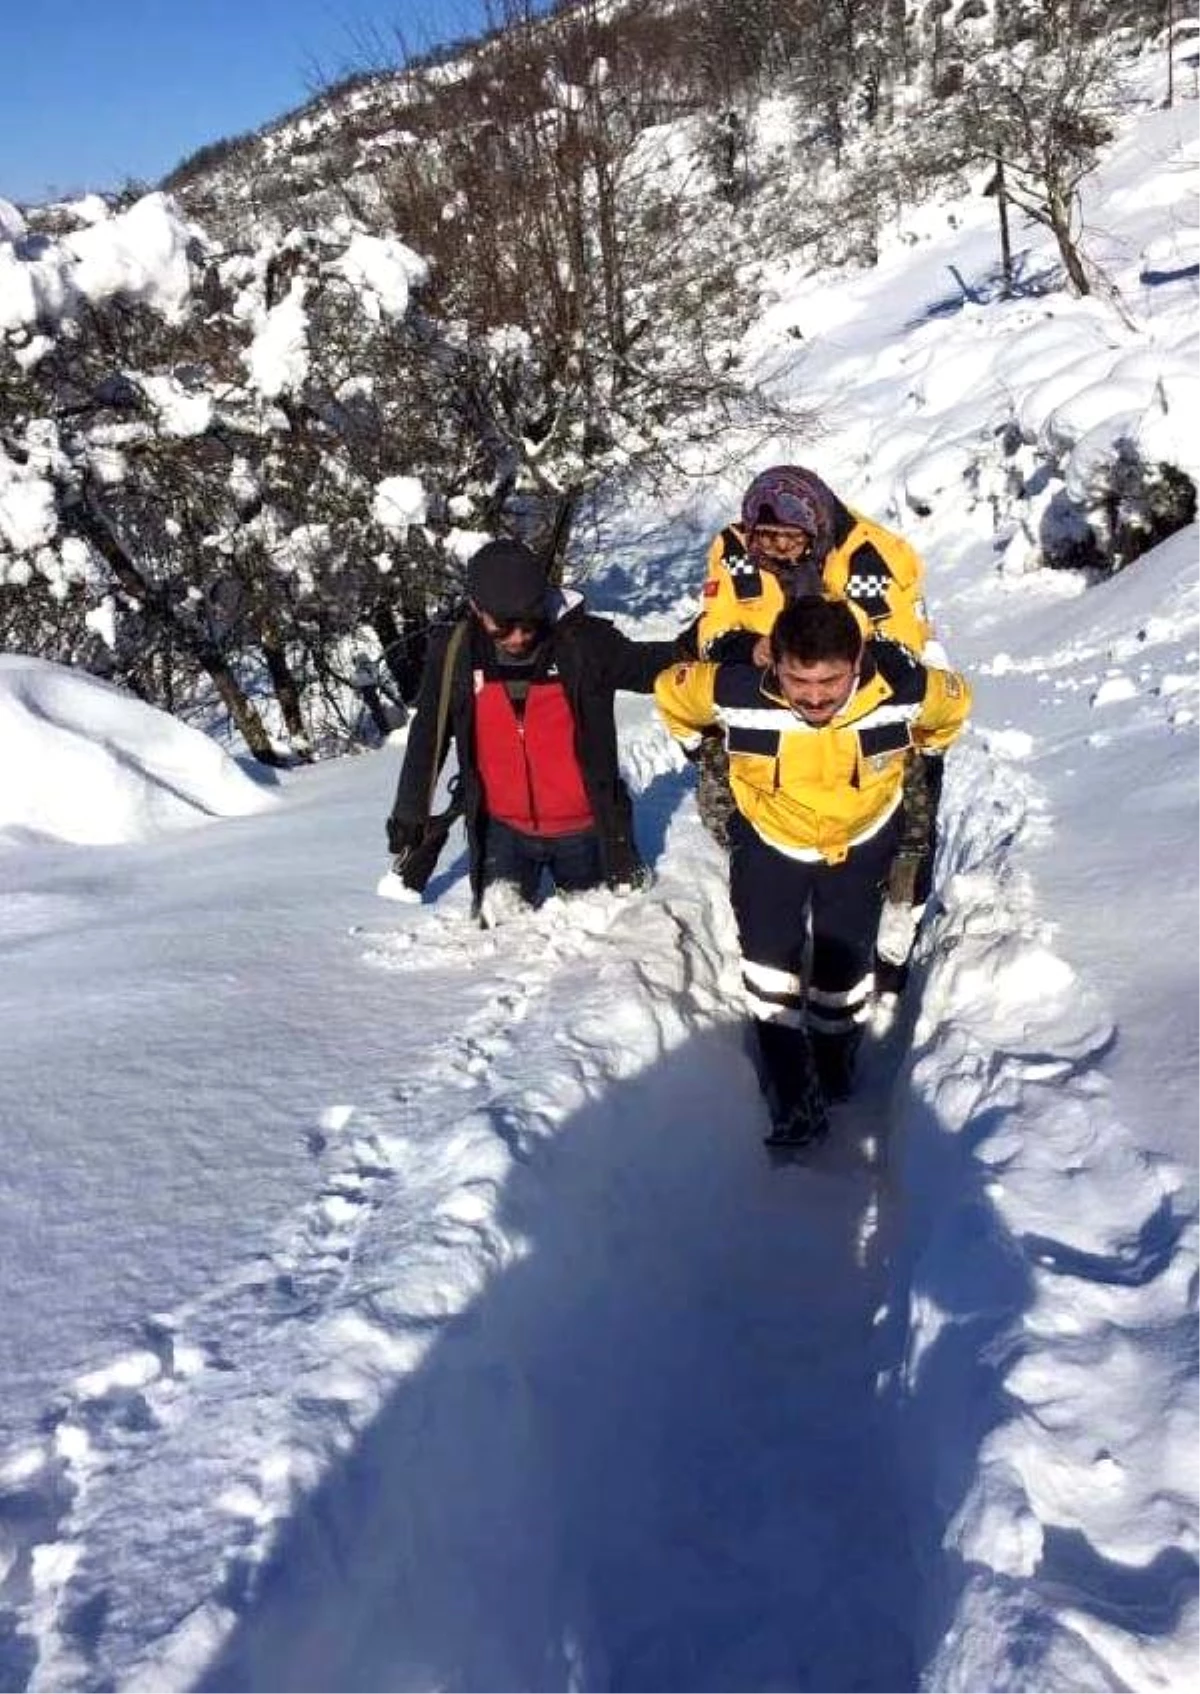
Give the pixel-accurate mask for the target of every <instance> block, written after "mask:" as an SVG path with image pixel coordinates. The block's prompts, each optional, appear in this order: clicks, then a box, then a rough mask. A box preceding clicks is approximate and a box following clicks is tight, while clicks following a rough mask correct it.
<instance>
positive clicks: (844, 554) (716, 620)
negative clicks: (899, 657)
mask: <svg viewBox="0 0 1200 1694" xmlns="http://www.w3.org/2000/svg"><path fill="white" fill-rule="evenodd" d="M924 578H925V567H924V565H923V564H922V563H921V559H920V556H919V555H918V554H917V552H916V551H915V550H914V549H913V548H912V547H910V546H909V544H908V542H907V541H905V540H903V539H902V538H901V537H900V536H898V535H895V534H893V533H892V531H891V530H888V529H885V528H884V527H883V525H882V524H878V523H874V522H873V521H872V520H871V519H870V518H865V517H863V516H861V514H860V513H858V512H854V511H851V509H850V507H849V506H846V505H844V504H843V502H842V501H841V500H839V499H838V497H837V495H836V494H835V493H834V492H833V490H832V489H831V488H829V487H827V486H826V484H825V483H824V482H822V481H821V478H820V477H819V476H817V475H816V473H815V472H814V471H810V470H805V469H804V467H803V466H801V465H774V466H772V467H771V469H769V470H765V471H762V472H761V473H760V474H759V475H758V476H756V477H755V479H754V481H753V482H752V483H751V484H750V486H749V488H747V490H746V493H745V495H744V497H743V499H742V517H741V522H740V523H736V524H730V525H729V527H728V528H727V529H723V530H722V531H721V533H720V535H718V536H717V538H716V539H715V541H714V542H713V544H712V546H711V547H710V548H709V550H708V572H707V575H706V577H705V581H704V587H703V589H702V591H701V606H700V619H699V624H698V626H697V630H696V639H697V645H698V648H699V653H700V657H701V658H702V659H708V658H727V657H732V656H734V652H733V651H731V650H730V648H729V647H728V646H726V647H722V646H721V645H720V642H721V637H722V636H726V635H729V634H730V633H731V632H733V631H742V632H745V631H750V632H752V633H754V634H755V635H761V636H766V635H768V634H769V633H770V631H771V627H772V625H773V624H774V622H775V619H776V618H777V617H778V615H779V613H780V612H781V611H782V610H783V608H784V606H785V605H786V604H787V602H788V601H789V600H790V599H794V598H795V597H796V596H797V595H798V594H838V595H842V596H843V597H844V598H845V599H847V600H850V601H852V602H853V603H854V605H856V606H858V607H859V609H860V610H861V611H862V612H863V613H864V614H865V616H866V617H867V619H868V620H869V621H870V625H871V633H872V634H873V635H890V636H891V637H892V639H893V640H894V641H902V642H903V643H904V645H905V646H906V647H908V648H911V650H912V651H913V652H914V653H915V654H916V655H917V657H918V658H919V659H923V660H924V661H925V662H926V663H933V664H938V665H941V666H944V665H945V663H946V660H945V655H944V654H943V653H942V652H941V649H940V647H938V646H937V644H936V641H935V638H934V635H933V630H932V627H931V625H930V623H929V619H928V617H927V616H926V612H925V601H924V598H923V593H924ZM931 643H932V644H933V645H932V648H931ZM752 646H753V644H752V643H751V644H748V645H739V647H738V648H737V649H736V656H737V657H743V656H745V654H746V653H748V652H749V651H750V648H751V647H752ZM761 662H763V663H765V662H766V654H765V651H764V652H762V653H761Z"/></svg>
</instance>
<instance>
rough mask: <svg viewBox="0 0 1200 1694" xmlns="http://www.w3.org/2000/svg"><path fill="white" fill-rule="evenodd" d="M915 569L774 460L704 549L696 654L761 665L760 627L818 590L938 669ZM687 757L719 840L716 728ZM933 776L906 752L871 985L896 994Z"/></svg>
mask: <svg viewBox="0 0 1200 1694" xmlns="http://www.w3.org/2000/svg"><path fill="white" fill-rule="evenodd" d="M924 577H925V567H924V565H923V564H922V562H921V559H920V556H919V555H918V554H917V552H916V551H915V550H914V549H913V548H912V547H911V546H910V545H909V543H908V542H907V541H905V540H904V539H903V538H902V537H901V536H899V535H896V534H894V533H893V532H892V531H891V530H889V529H885V528H884V526H883V525H882V524H879V523H875V522H874V521H873V520H872V519H870V518H866V517H863V516H862V514H861V513H859V512H855V511H852V510H851V508H850V507H849V506H847V505H845V504H844V503H843V502H842V501H841V500H840V499H839V498H838V496H837V495H836V494H834V492H833V490H832V489H830V488H829V487H828V486H827V485H826V484H825V483H824V482H823V481H822V480H821V478H820V477H819V476H817V475H816V473H815V472H814V471H811V470H807V469H805V468H804V466H802V465H773V466H772V467H771V468H770V469H768V470H765V471H762V472H760V474H759V475H758V476H756V477H755V478H754V480H753V482H751V484H750V486H749V487H748V488H747V490H746V492H745V495H744V496H743V499H742V511H741V520H740V522H738V523H735V524H730V525H729V526H728V527H727V528H726V529H723V530H722V531H721V533H720V534H719V535H718V536H717V537H716V538H715V539H714V541H713V543H712V545H711V546H710V548H709V552H708V567H707V574H706V577H705V581H704V586H703V589H702V591H701V608H700V616H699V618H698V620H697V623H696V625H695V642H696V647H697V651H698V653H699V655H700V657H701V658H702V659H735V658H736V659H747V660H751V661H752V662H753V663H755V664H758V665H762V666H765V665H766V664H767V663H768V662H769V645H768V639H767V638H768V633H769V631H770V629H771V628H772V626H773V624H774V622H775V619H776V618H777V617H778V615H779V613H780V612H781V611H782V610H783V608H784V606H786V605H787V604H788V602H789V601H790V600H793V599H795V598H796V597H797V596H798V595H801V594H813V593H816V594H822V593H823V594H836V595H842V596H844V597H845V598H846V599H847V600H849V601H850V602H851V603H852V604H853V605H855V606H857V607H858V608H859V610H860V611H861V612H862V613H863V615H864V617H865V618H866V619H867V620H868V622H869V625H870V629H871V632H872V633H873V634H876V635H888V636H891V637H892V638H893V639H894V640H896V641H900V642H902V643H903V644H904V645H905V646H906V647H908V648H910V649H911V650H912V652H913V653H914V654H915V655H916V656H917V657H918V658H919V659H920V660H921V661H922V663H924V664H926V665H930V666H935V667H937V668H939V669H946V668H947V667H948V666H949V660H948V659H947V657H946V654H945V651H944V650H943V648H942V646H941V643H940V642H939V641H938V640H937V638H936V636H935V635H934V633H933V628H932V625H931V624H930V621H929V617H928V614H927V612H926V609H925V601H924ZM697 763H698V766H699V777H698V792H697V805H698V807H699V810H700V817H701V820H702V821H703V823H704V825H705V827H706V828H707V829H708V831H709V833H710V834H711V835H712V836H713V837H714V838H715V839H716V840H717V841H718V842H719V843H720V844H721V845H722V846H725V845H727V843H728V829H729V819H730V816H731V814H732V812H733V798H732V795H731V794H730V789H729V768H728V762H727V760H726V757H725V752H724V748H723V746H722V743H721V741H720V739H719V738H718V737H715V736H714V737H711V738H709V739H707V740H706V741H705V743H704V744H703V745H702V747H701V749H700V753H699V756H698V759H697ZM941 781H942V767H941V760H940V759H938V758H922V757H920V756H914V757H913V758H911V759H910V761H909V764H908V768H907V771H906V782H905V827H904V829H903V830H902V831H901V836H900V844H899V849H898V857H897V861H896V866H895V873H896V874H895V875H894V877H893V892H894V895H895V902H894V904H895V915H894V917H893V918H892V922H891V923H890V924H889V926H888V928H887V931H886V939H885V938H884V937H882V936H881V940H880V949H879V953H878V956H877V958H876V988H877V990H878V991H880V992H898V991H899V990H900V989H901V988H902V987H903V986H904V981H905V978H906V976H907V958H908V954H909V951H910V949H911V946H912V941H913V937H914V935H915V932H916V927H917V924H918V922H919V921H920V916H921V911H922V909H923V908H924V905H925V901H926V899H927V897H928V894H929V889H930V886H931V883H932V874H933V857H934V852H935V848H936V821H937V809H938V803H939V799H940V796H941ZM891 904H892V903H891V902H890V903H889V916H892V912H891Z"/></svg>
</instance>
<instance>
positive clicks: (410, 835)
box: [387, 812, 425, 858]
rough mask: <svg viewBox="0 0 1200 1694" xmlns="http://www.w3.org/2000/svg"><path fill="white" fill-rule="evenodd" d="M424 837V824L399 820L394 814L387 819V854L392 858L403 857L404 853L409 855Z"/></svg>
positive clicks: (403, 819)
mask: <svg viewBox="0 0 1200 1694" xmlns="http://www.w3.org/2000/svg"><path fill="white" fill-rule="evenodd" d="M424 835H425V825H424V824H420V823H412V822H410V821H409V819H407V818H399V817H397V816H396V814H395V812H393V813H392V815H391V816H390V817H389V818H388V821H387V844H388V852H389V853H391V855H392V856H393V858H397V857H403V855H404V854H405V853H410V852H411V851H412V849H413V848H414V847H417V846H419V845H420V843H421V841H422V839H423V837H424Z"/></svg>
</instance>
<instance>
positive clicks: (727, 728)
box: [654, 636, 971, 864]
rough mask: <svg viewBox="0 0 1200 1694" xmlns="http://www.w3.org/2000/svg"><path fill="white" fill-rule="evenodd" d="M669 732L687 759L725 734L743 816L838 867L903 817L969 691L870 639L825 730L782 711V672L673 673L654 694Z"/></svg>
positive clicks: (785, 849) (705, 668)
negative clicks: (912, 768) (910, 777)
mask: <svg viewBox="0 0 1200 1694" xmlns="http://www.w3.org/2000/svg"><path fill="white" fill-rule="evenodd" d="M654 695H655V699H656V700H657V702H658V708H659V710H660V712H661V713H662V715H663V718H664V720H665V722H666V725H667V728H668V729H669V730H670V732H671V734H672V735H673V736H675V738H676V739H677V740H679V741H681V742H682V743H683V744H684V746H685V747H687V748H689V749H691V748H693V747H695V746H697V745H698V744H699V741H700V732H701V731H702V730H704V729H707V728H710V727H711V726H712V725H714V724H715V725H717V726H718V727H719V728H720V730H721V732H722V734H723V736H724V738H725V744H726V746H727V748H728V750H729V782H730V787H731V788H732V790H733V798H734V802H735V804H736V805H737V808H738V810H739V811H740V812H741V814H742V816H743V817H744V818H746V819H747V821H748V822H749V823H750V824H751V825H752V826H753V828H754V829H755V830H756V831H757V832H758V834H759V835H761V836H762V838H763V840H764V841H765V842H767V843H768V845H769V846H772V847H776V848H778V849H779V851H780V852H781V853H785V854H788V855H790V856H791V857H793V858H802V859H816V858H821V859H825V860H827V861H828V862H829V863H830V864H838V863H840V861H841V860H843V859H844V858H845V857H846V855H847V853H848V852H849V851H850V849H851V847H854V846H856V845H857V844H858V843H859V842H861V841H865V840H867V839H869V838H870V837H871V836H872V835H874V834H875V833H876V832H877V831H878V830H880V829H882V828H883V826H884V824H885V823H886V822H887V820H888V819H889V818H890V817H891V815H892V813H893V812H894V811H895V810H896V809H897V807H898V806H899V805H900V800H901V791H902V785H903V781H904V766H905V761H906V759H907V756H908V753H909V751H910V749H912V748H916V749H917V750H918V751H920V752H925V753H940V752H941V751H943V750H944V749H945V748H946V747H948V746H949V745H950V743H951V742H952V741H953V740H954V739H955V737H956V736H957V735H958V733H959V731H960V730H961V729H962V727H963V724H964V723H965V722H966V719H967V714H968V712H969V711H970V706H971V690H970V687H969V686H968V684H967V681H966V679H965V678H964V677H962V676H960V675H959V674H958V672H957V671H950V670H935V669H934V668H933V667H932V666H925V665H923V664H921V663H920V661H919V660H918V659H916V658H914V656H913V655H912V654H911V653H910V652H909V651H908V649H907V648H905V647H902V646H900V644H899V643H898V642H895V641H890V640H888V639H887V637H885V636H873V637H871V638H870V639H869V640H868V641H867V643H866V645H865V647H864V649H863V662H862V668H861V672H860V677H859V682H858V685H857V686H856V688H855V690H854V693H853V694H852V695H851V696H850V698H849V700H848V701H847V702H846V704H845V705H844V706H843V707H842V710H841V711H840V712H839V713H838V714H837V716H836V717H835V718H833V719H832V720H831V721H830V722H829V723H828V724H825V725H823V726H822V727H821V728H819V729H815V728H813V727H812V726H811V725H809V724H807V723H805V721H804V719H803V718H802V717H801V716H800V715H799V714H798V713H797V712H793V710H792V709H791V707H790V706H789V705H788V703H787V701H786V700H785V699H784V696H783V694H782V692H781V691H780V689H779V685H778V683H777V681H776V679H775V673H774V671H773V670H765V671H764V670H759V669H757V668H756V667H755V666H753V665H749V664H724V665H719V664H712V663H705V662H700V663H696V664H687V665H674V666H672V668H671V669H670V670H665V671H663V672H662V673H661V674H660V675H659V677H658V679H657V681H656V682H655V684H654Z"/></svg>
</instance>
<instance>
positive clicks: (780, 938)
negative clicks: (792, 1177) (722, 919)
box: [729, 813, 900, 1103]
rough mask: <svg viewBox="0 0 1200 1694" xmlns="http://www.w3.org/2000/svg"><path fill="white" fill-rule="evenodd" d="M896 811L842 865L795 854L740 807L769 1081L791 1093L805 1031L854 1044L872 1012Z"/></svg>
mask: <svg viewBox="0 0 1200 1694" xmlns="http://www.w3.org/2000/svg"><path fill="white" fill-rule="evenodd" d="M899 837H900V818H899V814H897V815H896V816H895V817H893V818H891V819H889V821H888V823H887V824H885V826H884V827H883V829H881V830H880V831H879V833H878V834H877V835H874V836H872V837H871V839H870V840H869V841H865V842H863V844H862V845H861V846H860V847H855V848H852V849H851V851H850V853H849V854H848V855H847V857H846V858H845V859H844V860H843V861H842V862H841V864H837V865H831V864H827V863H826V862H825V861H824V860H823V859H818V860H814V861H808V860H799V859H789V858H788V857H787V855H786V854H784V853H780V852H777V851H776V850H775V848H773V847H769V846H768V845H767V843H766V842H765V841H763V840H762V838H761V837H760V836H758V835H757V834H756V833H755V831H754V830H753V829H752V828H751V827H750V825H749V824H748V823H747V822H746V820H745V818H743V817H742V815H741V814H740V813H735V815H734V817H733V819H732V822H731V827H730V848H731V850H730V858H729V893H730V899H731V901H732V903H733V912H734V916H735V918H736V919H737V926H738V938H739V942H740V945H741V952H742V980H743V983H744V985H745V989H746V998H747V1002H748V1006H749V1010H750V1014H751V1017H752V1018H753V1020H754V1025H755V1033H756V1035H757V1037H758V1044H759V1051H760V1054H761V1056H762V1060H763V1064H764V1069H765V1071H766V1073H767V1074H766V1078H765V1080H766V1081H767V1082H768V1083H769V1085H770V1087H771V1089H772V1091H773V1092H774V1093H776V1094H777V1095H778V1097H779V1098H780V1099H781V1100H783V1101H784V1102H785V1103H786V1102H787V1100H788V1098H789V1096H791V1095H793V1094H794V1093H795V1091H796V1086H797V1082H796V1079H797V1077H798V1076H799V1075H800V1074H801V1073H802V1072H803V1071H804V1070H805V1069H806V1068H807V1066H808V1064H809V1063H810V1048H809V1040H808V1037H809V1035H810V1034H811V1035H812V1037H813V1038H814V1039H815V1040H816V1041H818V1042H822V1041H838V1042H840V1043H844V1044H845V1045H846V1046H847V1047H848V1048H850V1049H852V1048H853V1046H854V1045H856V1044H857V1040H858V1036H859V1033H860V1030H861V1026H862V1023H863V1021H864V1020H865V1018H866V1015H867V1008H868V1001H869V999H870V994H871V987H872V965H873V962H874V956H875V936H876V932H877V930H878V928H879V913H880V909H881V907H882V905H883V895H884V887H885V885H886V882H887V875H888V869H889V867H890V865H891V862H892V859H893V857H894V856H895V853H896V847H897V844H898V842H899Z"/></svg>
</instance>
